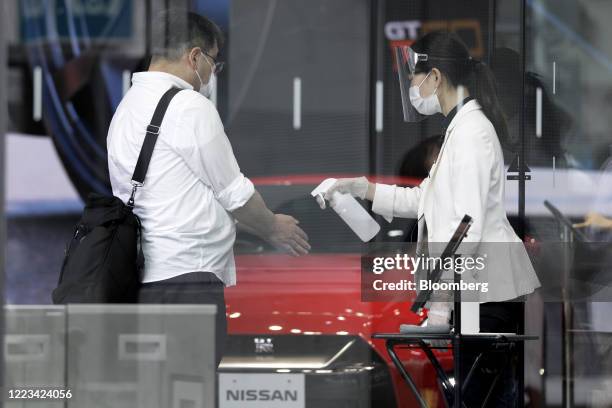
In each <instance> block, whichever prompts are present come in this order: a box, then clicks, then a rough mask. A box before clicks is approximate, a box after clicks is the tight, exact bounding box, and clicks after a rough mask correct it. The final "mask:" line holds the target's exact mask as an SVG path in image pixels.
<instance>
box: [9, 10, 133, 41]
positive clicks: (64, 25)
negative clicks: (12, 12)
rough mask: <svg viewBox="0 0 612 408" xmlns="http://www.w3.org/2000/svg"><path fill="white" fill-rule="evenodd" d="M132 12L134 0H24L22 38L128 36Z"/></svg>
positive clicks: (85, 38)
mask: <svg viewBox="0 0 612 408" xmlns="http://www.w3.org/2000/svg"><path fill="white" fill-rule="evenodd" d="M133 13H134V10H133V4H132V0H22V1H20V2H19V15H20V27H21V39H22V41H23V42H30V41H34V40H41V39H42V40H45V39H63V40H65V39H73V40H74V39H84V40H94V41H95V40H108V39H129V38H131V36H132V33H133V27H132V26H133V21H132V20H133Z"/></svg>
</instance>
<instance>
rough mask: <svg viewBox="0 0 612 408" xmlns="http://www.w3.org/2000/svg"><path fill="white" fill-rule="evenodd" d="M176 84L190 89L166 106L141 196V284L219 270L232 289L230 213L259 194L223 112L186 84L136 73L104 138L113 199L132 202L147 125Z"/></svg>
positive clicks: (138, 200) (233, 235) (159, 75)
mask: <svg viewBox="0 0 612 408" xmlns="http://www.w3.org/2000/svg"><path fill="white" fill-rule="evenodd" d="M172 86H175V87H179V88H181V89H185V90H183V91H181V92H179V93H178V94H177V95H176V96H175V97H174V99H173V100H172V102H171V103H170V105H169V107H168V110H167V112H166V115H165V116H164V120H163V122H162V124H161V128H160V134H159V137H158V139H157V144H156V145H155V150H154V151H153V157H152V159H151V163H150V165H149V169H148V172H147V175H146V178H145V181H144V186H143V187H141V188H139V189H138V192H137V193H136V198H135V203H136V205H135V208H134V212H135V214H136V215H138V216H139V217H140V219H141V221H142V228H143V252H144V257H145V268H144V276H143V282H155V281H159V280H164V279H169V278H172V277H175V276H178V275H182V274H185V273H189V272H213V273H214V274H215V275H217V276H218V277H219V278H220V279H221V280H222V281H223V282H224V283H225V285H226V286H231V285H234V284H235V283H236V266H235V263H234V253H233V245H234V240H235V238H236V227H235V220H234V218H233V217H232V214H231V211H233V210H235V209H237V208H240V207H242V206H243V205H244V204H245V203H246V202H247V201H248V200H249V199H250V198H251V196H252V195H253V193H254V191H255V190H254V187H253V183H251V181H250V180H249V179H248V178H246V177H245V176H244V175H243V174H242V173H241V172H240V168H239V166H238V163H237V162H236V158H235V157H234V153H233V151H232V146H231V145H230V142H229V140H228V138H227V136H226V135H225V132H224V129H223V124H222V123H221V119H220V117H219V114H218V112H217V109H216V108H215V106H214V105H213V103H212V102H210V101H209V100H208V99H207V98H205V97H204V96H202V95H201V94H200V93H198V92H196V91H194V90H193V87H192V86H191V85H190V84H189V83H187V82H186V81H184V80H182V79H181V78H178V77H176V76H174V75H171V74H168V73H164V72H139V73H136V74H134V75H133V77H132V87H131V88H130V90H129V91H128V92H127V93H126V95H125V96H124V98H123V100H122V101H121V103H120V104H119V107H118V108H117V111H116V112H115V115H114V116H113V119H112V121H111V124H110V128H109V131H108V136H107V141H106V142H107V148H108V167H109V174H110V181H111V184H112V188H113V194H114V195H115V196H117V197H119V198H121V199H122V200H123V201H124V202H127V200H128V198H129V196H130V194H131V191H132V185H131V183H130V181H131V179H132V174H133V172H134V168H135V166H136V161H137V159H138V154H139V152H140V148H141V146H142V143H143V140H144V137H145V133H146V128H147V125H148V124H149V123H150V121H151V118H152V117H153V112H154V111H155V107H156V106H157V103H158V102H159V100H160V98H161V97H162V95H163V94H164V93H165V92H166V91H167V90H168V89H169V88H170V87H172Z"/></svg>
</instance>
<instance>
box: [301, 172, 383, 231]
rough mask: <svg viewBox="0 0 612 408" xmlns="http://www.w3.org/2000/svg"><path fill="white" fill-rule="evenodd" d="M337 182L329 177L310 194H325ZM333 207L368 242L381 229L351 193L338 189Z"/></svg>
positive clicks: (334, 196)
mask: <svg viewBox="0 0 612 408" xmlns="http://www.w3.org/2000/svg"><path fill="white" fill-rule="evenodd" d="M335 182H336V179H334V178H328V179H326V180H324V181H323V182H322V183H321V184H319V185H318V186H317V188H315V189H314V190H313V191H312V193H310V194H311V195H312V196H313V197H316V196H318V195H324V194H325V192H326V191H327V190H328V189H329V188H330V187H331V186H332V185H334V183H335ZM332 208H333V210H334V211H335V212H336V213H337V214H338V215H339V216H340V218H342V220H343V221H344V222H345V223H346V224H347V225H348V226H349V228H350V229H351V230H353V232H354V233H355V234H357V236H358V237H359V239H361V240H362V241H363V242H368V241H369V240H371V239H372V238H374V237H375V236H376V234H378V232H379V231H380V225H378V223H377V222H376V220H374V218H372V217H371V216H370V214H368V212H367V211H366V210H365V208H363V207H362V206H361V204H359V202H357V200H356V199H355V197H353V196H352V195H350V194H341V193H339V192H337V191H336V192H335V193H334V195H333V205H332Z"/></svg>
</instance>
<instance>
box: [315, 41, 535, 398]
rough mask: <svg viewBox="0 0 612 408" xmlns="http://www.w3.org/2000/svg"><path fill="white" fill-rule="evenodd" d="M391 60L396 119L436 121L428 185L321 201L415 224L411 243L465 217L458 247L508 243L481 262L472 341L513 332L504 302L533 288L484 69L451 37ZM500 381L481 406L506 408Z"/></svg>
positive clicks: (445, 316)
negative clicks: (440, 124) (483, 288)
mask: <svg viewBox="0 0 612 408" xmlns="http://www.w3.org/2000/svg"><path fill="white" fill-rule="evenodd" d="M396 57H397V63H398V70H399V78H400V85H401V87H402V100H403V103H404V105H403V108H404V117H405V119H406V120H407V121H417V120H420V119H422V118H424V117H426V116H429V115H434V114H436V113H442V114H443V115H444V116H445V117H446V123H445V125H446V133H445V136H444V142H443V145H442V147H441V149H440V153H439V155H438V158H437V160H436V162H435V163H434V165H433V166H432V168H431V170H430V172H429V176H428V177H427V178H425V179H424V180H423V182H422V183H421V184H420V185H419V186H418V187H414V188H402V187H398V186H394V185H384V184H374V183H370V182H369V181H368V180H367V179H366V178H365V177H360V178H352V179H340V180H338V181H337V182H336V184H335V185H334V186H332V188H330V189H329V190H328V191H327V194H326V195H325V198H326V199H327V200H329V199H330V198H331V197H332V194H333V192H334V191H339V192H341V193H350V194H352V195H353V196H355V197H359V198H361V199H367V200H370V201H372V202H373V205H372V210H373V211H374V212H376V213H377V214H380V215H382V216H384V217H385V218H386V219H387V220H388V221H390V220H391V219H392V218H393V217H408V218H418V219H419V224H418V226H419V229H418V241H419V242H421V243H422V242H427V243H430V244H431V243H445V242H448V241H449V240H450V238H451V236H452V235H453V232H454V230H455V229H456V227H457V226H458V225H459V222H460V220H461V219H462V217H463V216H464V215H465V214H468V215H470V216H471V217H472V218H473V224H472V226H471V228H470V230H469V232H468V235H467V237H466V238H465V240H464V242H465V243H468V245H472V248H474V247H477V248H478V249H479V250H481V249H482V246H483V244H484V243H493V242H495V243H513V244H511V245H508V244H506V245H505V248H504V249H503V250H502V249H500V248H499V247H496V249H495V251H497V252H496V253H495V256H492V257H489V259H488V260H487V280H488V282H489V291H488V292H487V293H481V294H479V296H480V297H479V299H478V300H479V301H480V302H481V305H480V330H481V332H516V330H517V326H518V325H519V324H520V320H521V319H522V315H521V314H520V311H521V310H522V309H521V308H520V304H519V303H512V302H504V301H509V300H513V299H517V298H519V297H521V296H523V295H526V294H528V293H531V292H533V290H534V289H535V288H537V287H538V286H540V284H539V281H538V279H537V277H536V275H535V272H534V270H533V267H532V266H531V263H530V261H529V258H528V256H527V253H526V251H525V249H524V247H523V246H522V244H521V240H520V239H519V237H518V236H517V235H516V233H515V232H514V230H513V229H512V227H511V226H510V223H509V222H508V219H507V217H506V212H505V209H504V181H505V179H504V176H505V175H504V159H503V154H502V149H501V146H500V142H499V139H500V138H502V139H505V138H506V137H507V128H506V123H505V119H504V115H503V113H502V110H501V108H500V105H499V102H498V99H497V96H496V92H495V84H494V80H493V76H492V75H491V72H490V70H489V69H488V67H487V66H486V65H485V64H484V63H482V62H479V61H476V60H474V59H472V58H471V57H470V55H469V52H468V49H467V47H466V46H465V45H464V44H463V43H462V42H461V40H460V39H459V38H458V37H457V36H456V35H453V34H449V33H443V32H436V33H430V34H428V35H426V36H424V37H423V38H421V39H420V40H418V41H417V42H416V43H415V44H413V45H412V47H410V48H408V47H405V48H402V49H400V50H399V51H398V53H397V55H396ZM332 205H333V203H332ZM469 243H471V244H469ZM491 248H493V247H491ZM500 250H502V251H504V253H503V254H500V253H499V251H500ZM462 253H465V252H462ZM517 300H518V299H517ZM498 302H503V303H498ZM451 306H452V304H451V303H448V302H447V303H444V302H435V303H432V306H431V308H430V310H429V315H428V325H430V326H433V325H440V326H444V325H448V323H449V319H450V312H451ZM476 351H477V350H476V349H470V346H469V345H466V347H465V351H464V352H462V355H463V356H464V358H462V366H463V367H464V369H466V368H468V367H470V366H471V362H472V361H473V359H474V358H475V354H474V353H475V352H476ZM495 358H497V357H493V359H492V360H491V361H489V362H487V361H485V362H484V363H485V364H484V366H485V367H484V369H483V370H481V371H480V372H479V373H476V378H473V380H472V384H473V386H472V387H469V388H468V390H466V395H465V398H466V404H467V406H481V405H482V401H483V399H484V395H482V392H483V391H484V392H486V390H487V388H488V387H486V386H484V384H486V381H489V379H490V378H491V376H490V374H488V375H487V372H486V370H487V369H490V368H491V365H497V361H496V360H495ZM503 377H504V378H503V379H502V380H501V382H500V384H501V386H498V387H496V391H495V394H494V395H493V396H492V399H491V400H490V401H489V402H490V403H492V406H496V407H502V406H512V404H514V397H516V392H517V389H516V381H515V380H514V378H513V376H512V373H511V372H509V373H508V372H506V373H505V374H504V376H503ZM464 378H465V373H464ZM480 381H483V383H479V382H480Z"/></svg>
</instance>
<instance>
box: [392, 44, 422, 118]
mask: <svg viewBox="0 0 612 408" xmlns="http://www.w3.org/2000/svg"><path fill="white" fill-rule="evenodd" d="M428 59H429V57H428V56H427V54H419V53H418V52H415V51H414V50H413V49H412V48H410V47H408V46H400V47H396V48H395V61H396V68H397V75H398V79H399V85H400V91H401V96H402V109H403V110H404V122H420V121H422V120H423V119H425V118H426V117H427V115H422V114H421V113H419V112H418V111H417V110H416V108H415V107H414V106H413V105H412V102H411V101H410V88H411V86H412V78H414V75H415V73H416V67H417V64H418V63H419V62H425V61H427V60H428Z"/></svg>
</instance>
